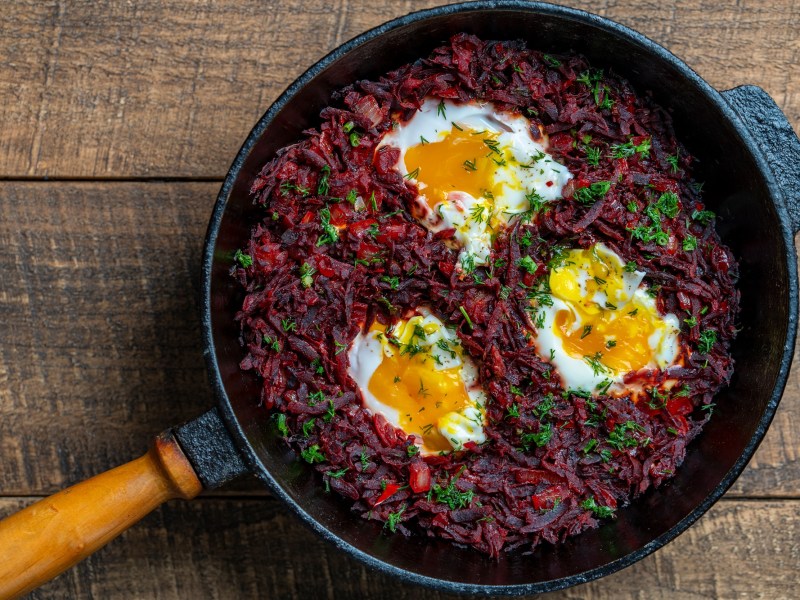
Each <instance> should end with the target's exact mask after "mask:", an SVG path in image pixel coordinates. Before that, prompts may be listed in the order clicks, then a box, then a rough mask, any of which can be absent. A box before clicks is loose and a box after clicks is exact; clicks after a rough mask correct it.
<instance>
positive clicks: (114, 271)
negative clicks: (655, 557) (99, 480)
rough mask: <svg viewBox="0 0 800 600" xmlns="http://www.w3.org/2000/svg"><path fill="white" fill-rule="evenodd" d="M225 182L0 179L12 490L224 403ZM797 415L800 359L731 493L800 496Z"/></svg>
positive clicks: (49, 487) (106, 460)
mask: <svg viewBox="0 0 800 600" xmlns="http://www.w3.org/2000/svg"><path fill="white" fill-rule="evenodd" d="M217 191H218V184H216V183H181V182H167V183H165V182H148V183H142V182H138V183H137V182H131V183H119V182H116V183H110V182H106V183H103V182H86V183H67V182H59V183H47V182H30V183H23V182H0V214H2V215H3V218H2V220H0V273H2V282H3V285H2V286H1V287H0V340H4V343H3V344H1V345H0V457H2V463H0V464H2V465H3V468H2V469H0V494H2V495H6V496H9V495H20V496H22V495H30V494H47V493H52V492H53V491H56V490H58V489H60V488H61V487H63V486H64V485H67V484H70V483H74V482H76V481H80V480H82V479H84V478H86V477H89V476H90V475H92V474H94V473H98V472H101V471H104V470H106V469H108V468H110V467H113V466H115V465H117V464H121V463H123V462H126V461H128V460H131V459H132V458H134V457H136V456H137V455H138V454H141V453H143V452H144V450H145V449H146V446H147V444H148V441H149V440H150V439H151V438H152V436H154V435H155V434H156V433H158V432H159V431H161V430H162V429H165V428H167V427H169V426H171V425H175V424H177V423H179V422H181V421H183V420H186V419H189V418H192V417H194V416H197V415H199V414H200V413H201V412H203V411H204V410H206V409H207V408H209V407H211V405H212V403H213V399H212V397H211V393H210V390H209V388H208V385H207V383H206V374H205V370H204V366H203V359H202V352H201V343H200V329H199V315H200V307H199V285H200V281H199V274H200V253H201V250H202V244H203V236H204V233H205V228H206V221H207V219H208V217H209V215H210V213H211V207H212V206H213V203H214V200H215V197H216V193H217ZM797 423H800V360H796V361H795V363H794V368H793V370H792V375H791V379H790V381H789V385H788V386H787V390H786V394H785V396H784V399H783V401H782V403H781V406H780V408H779V410H778V413H777V416H776V418H775V421H774V422H773V425H772V427H771V428H770V430H769V433H768V435H767V437H766V439H765V441H764V443H763V444H762V446H761V448H760V449H759V451H758V453H757V454H756V456H755V458H754V460H753V462H752V464H751V465H750V467H748V469H747V471H745V473H744V474H743V475H742V477H741V478H740V480H739V481H738V482H737V484H736V486H735V488H734V489H733V490H732V491H731V494H733V495H738V496H747V495H750V496H757V497H770V496H771V497H785V496H796V497H800V461H798V443H797V440H798V434H797ZM237 489H241V488H237ZM244 489H252V488H251V487H249V486H247V485H246V486H245V488H244ZM255 489H258V488H255Z"/></svg>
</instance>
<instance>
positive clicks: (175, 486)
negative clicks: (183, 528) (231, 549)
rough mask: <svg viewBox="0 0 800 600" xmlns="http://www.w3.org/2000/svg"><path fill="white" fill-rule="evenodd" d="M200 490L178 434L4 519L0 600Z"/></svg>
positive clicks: (0, 539) (161, 438)
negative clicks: (164, 505)
mask: <svg viewBox="0 0 800 600" xmlns="http://www.w3.org/2000/svg"><path fill="white" fill-rule="evenodd" d="M202 489H203V486H202V483H201V482H200V479H199V478H198V477H197V475H195V472H194V469H193V468H192V465H191V464H190V463H189V461H188V460H187V458H186V456H185V455H184V453H183V451H182V450H181V448H180V446H179V445H178V443H177V442H176V440H175V437H174V436H173V435H172V433H171V432H170V431H167V432H164V433H162V434H161V435H159V436H158V437H157V438H156V439H155V442H154V443H153V445H152V447H151V448H150V450H149V451H148V452H147V454H145V455H144V456H142V457H141V458H138V459H136V460H134V461H131V462H129V463H127V464H124V465H122V466H120V467H117V468H115V469H112V470H110V471H107V472H105V473H102V474H101V475H97V476H95V477H92V478H91V479H87V480H86V481H83V482H81V483H78V484H76V485H73V486H72V487H69V488H67V489H65V490H62V491H60V492H58V493H57V494H54V495H53V496H50V497H48V498H45V499H43V500H40V501H38V502H36V503H35V504H32V505H31V506H28V507H27V508H25V509H23V510H21V511H20V512H18V513H15V514H13V515H11V516H10V517H7V518H6V519H4V520H3V521H0V599H7V598H16V597H17V596H20V595H22V594H25V593H26V592H29V591H31V590H32V589H34V588H35V587H37V586H39V585H41V584H43V583H45V582H46V581H49V580H50V579H52V578H53V577H55V576H56V575H58V574H59V573H61V572H63V571H66V570H67V569H68V568H70V567H71V566H73V565H75V564H76V563H78V562H80V561H81V560H83V559H84V558H86V557H87V556H89V555H90V554H92V553H93V552H95V551H96V550H99V549H100V548H102V547H103V546H105V545H106V544H107V543H108V542H110V541H111V540H113V539H114V538H115V537H117V536H118V535H119V534H120V533H122V532H123V531H125V530H126V529H128V528H129V527H130V526H131V525H133V524H134V523H136V522H137V521H139V520H140V519H142V518H143V517H144V516H145V515H147V514H148V513H150V512H151V511H153V510H154V509H155V508H156V507H158V506H159V505H160V504H162V503H163V502H165V501H167V500H170V499H172V498H185V499H190V498H194V497H195V496H196V495H197V494H199V493H200V491H201V490H202Z"/></svg>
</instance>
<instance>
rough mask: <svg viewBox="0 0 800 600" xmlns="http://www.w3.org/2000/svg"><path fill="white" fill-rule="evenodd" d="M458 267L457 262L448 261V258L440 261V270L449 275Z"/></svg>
mask: <svg viewBox="0 0 800 600" xmlns="http://www.w3.org/2000/svg"><path fill="white" fill-rule="evenodd" d="M455 268H456V265H455V263H451V262H447V261H446V260H440V261H439V270H440V271H441V272H442V273H444V274H445V275H446V276H447V277H450V275H452V274H453V270H454V269H455Z"/></svg>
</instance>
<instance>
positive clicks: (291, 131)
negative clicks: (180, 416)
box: [0, 1, 800, 597]
mask: <svg viewBox="0 0 800 600" xmlns="http://www.w3.org/2000/svg"><path fill="white" fill-rule="evenodd" d="M462 31H464V32H469V33H474V34H476V35H478V36H480V37H482V38H487V39H523V40H526V41H527V43H528V45H529V46H530V47H532V48H538V49H542V50H547V51H550V52H554V53H559V52H571V51H572V52H578V53H581V54H584V55H585V56H586V57H587V58H588V59H589V61H590V62H591V63H592V64H593V65H594V66H596V67H601V68H605V69H613V70H614V71H615V72H617V73H619V74H621V75H623V76H624V77H626V78H627V79H629V80H630V81H631V82H632V83H633V84H634V86H635V87H636V88H637V89H638V90H639V92H640V93H643V92H645V91H647V90H652V92H653V95H654V97H655V98H656V100H657V101H658V102H659V103H660V104H661V105H663V106H665V107H667V108H668V109H670V110H671V111H672V114H673V116H674V122H675V128H676V131H677V136H678V139H680V140H681V141H682V142H683V143H684V144H685V145H686V147H687V148H688V149H689V151H690V152H691V153H692V154H693V155H694V156H696V157H698V158H699V159H700V162H699V171H698V173H697V175H698V178H699V179H700V180H701V181H705V182H706V190H707V192H706V198H707V202H708V205H709V208H711V209H712V210H714V211H715V212H716V213H717V214H718V215H719V216H720V218H719V219H718V223H717V228H718V230H719V232H720V235H721V237H722V240H723V241H724V242H725V243H726V244H728V245H729V246H730V247H731V248H732V250H733V252H734V254H735V255H736V256H737V257H738V258H739V261H740V264H741V280H740V284H739V286H740V289H741V292H742V303H741V306H742V314H741V326H742V330H741V332H740V334H739V336H738V338H737V340H736V342H735V344H734V347H733V355H734V358H735V360H736V370H735V372H734V375H733V380H732V382H731V385H730V387H729V388H727V389H726V390H724V391H723V392H722V393H721V394H719V396H718V398H717V410H716V412H715V414H714V418H713V419H712V420H711V422H710V423H709V424H708V426H707V427H706V428H705V430H704V431H703V433H702V435H701V436H700V437H699V438H698V439H697V440H695V441H694V442H692V444H691V445H690V446H689V449H688V452H687V456H686V460H685V462H684V464H683V466H682V467H681V468H680V469H679V470H678V474H677V476H676V477H675V478H674V479H673V480H672V481H671V482H670V483H669V484H667V485H665V486H663V487H662V488H661V489H658V490H651V491H649V492H648V493H647V494H645V496H644V497H642V498H640V499H639V500H637V501H636V502H634V503H633V505H632V506H630V507H627V508H624V509H621V510H619V511H618V516H617V518H616V519H615V520H613V521H609V522H605V523H604V524H603V525H601V527H600V528H599V529H596V530H594V531H589V532H587V533H583V534H581V535H580V536H578V537H574V538H570V539H568V540H567V541H566V542H565V543H563V544H561V545H559V546H557V547H553V546H550V545H546V544H545V545H541V546H539V547H538V548H537V549H536V551H535V552H534V553H533V555H532V556H531V555H528V556H522V555H519V554H513V555H508V556H505V555H504V556H502V557H501V558H500V559H499V560H497V561H494V560H491V559H488V558H487V557H485V556H483V555H480V554H478V553H477V552H475V551H473V550H467V549H463V548H458V547H455V546H454V545H452V544H450V543H448V542H444V541H432V540H427V539H424V538H422V537H411V538H405V537H403V536H401V535H393V536H387V535H384V534H383V533H382V531H381V525H380V524H377V523H374V522H367V521H364V520H362V519H360V518H358V517H356V516H355V515H353V514H351V513H350V511H349V509H348V506H347V503H345V502H344V501H341V500H340V499H338V498H337V497H334V496H333V495H330V494H325V493H324V492H323V490H322V486H321V485H320V484H319V481H318V479H317V478H316V476H315V474H314V473H313V471H312V470H311V469H310V468H309V467H308V466H307V465H305V463H303V462H302V461H300V460H299V459H298V458H297V456H296V455H295V453H294V452H293V451H290V450H288V449H287V448H286V446H285V444H284V443H283V442H282V441H281V440H280V438H279V436H278V435H277V433H276V432H275V431H274V430H273V428H272V426H271V425H270V420H269V418H268V417H269V415H268V414H267V412H266V411H265V410H263V409H262V408H259V407H258V401H257V399H258V397H259V391H260V383H259V382H258V381H257V380H256V379H255V378H254V377H252V376H250V375H248V374H244V373H242V372H241V371H240V369H239V367H238V364H239V361H240V360H241V358H242V353H243V351H242V348H241V346H240V345H239V342H238V335H239V332H238V328H237V326H236V324H235V323H234V314H235V313H236V311H237V309H238V308H239V307H240V306H241V301H242V292H241V290H240V289H239V286H238V285H237V284H236V283H235V282H234V280H233V279H232V278H231V277H230V276H229V270H230V267H231V257H232V255H233V253H234V251H235V250H236V249H237V248H239V247H241V245H242V243H243V241H244V240H246V239H247V238H248V237H249V234H250V226H251V223H253V222H254V221H255V220H256V219H257V218H258V214H257V211H256V210H255V208H254V206H253V204H252V201H251V198H250V196H249V193H248V190H249V187H250V183H251V182H252V180H253V178H254V177H255V175H256V174H257V173H258V171H259V170H260V167H261V166H262V165H263V164H264V163H265V162H266V161H267V160H269V159H270V158H271V157H272V156H273V154H274V152H275V151H276V150H277V149H279V148H281V147H282V146H285V145H287V144H290V143H292V142H294V141H296V140H298V139H299V138H301V137H302V136H301V132H302V131H303V130H304V129H306V128H308V127H312V126H315V125H316V124H317V122H318V113H319V111H320V110H321V109H322V108H323V107H324V106H325V105H327V104H328V101H329V99H330V96H331V93H332V92H333V91H335V90H337V89H339V88H341V87H343V86H345V85H347V84H349V83H351V82H353V81H355V80H357V79H362V78H373V77H376V76H379V75H381V74H383V73H385V72H387V71H389V70H391V69H392V68H395V67H398V66H400V65H401V64H403V63H406V62H409V61H412V60H415V59H417V58H419V57H422V56H425V55H427V54H428V53H429V52H430V51H431V50H432V49H433V48H434V47H436V46H438V45H440V44H441V43H442V42H444V41H445V40H446V39H447V38H448V37H449V36H450V35H452V34H455V33H458V32H462ZM798 190H800V141H798V139H797V137H796V136H795V134H794V132H793V131H792V128H791V126H790V125H789V123H788V122H787V120H786V118H785V116H784V115H783V114H782V113H781V111H780V110H779V109H778V107H777V106H776V105H775V103H774V102H773V101H772V100H771V99H770V98H769V96H768V95H767V94H766V93H765V92H764V91H763V90H761V89H760V88H757V87H753V86H742V87H738V88H735V89H732V90H728V91H725V92H722V93H719V92H717V91H716V90H714V89H713V88H711V87H710V86H709V85H708V84H707V83H706V82H705V81H703V80H702V79H701V78H700V77H699V76H698V75H697V74H696V73H694V72H693V71H692V70H691V69H690V68H689V67H687V66H686V65H685V64H684V63H683V62H681V61H680V60H679V59H677V58H676V57H675V56H673V55H672V54H670V53H669V52H668V51H666V50H665V49H664V48H662V47H661V46H659V45H657V44H655V43H654V42H652V41H651V40H649V39H647V38H645V37H644V36H642V35H640V34H638V33H636V32H634V31H632V30H630V29H628V28H626V27H623V26H622V25H619V24H618V23H614V22H613V21H609V20H607V19H603V18H601V17H598V16H596V15H591V14H588V13H585V12H582V11H578V10H574V9H570V8H564V7H559V6H553V5H549V4H540V3H532V2H531V3H529V2H518V1H499V2H473V3H467V4H458V5H452V6H447V7H440V8H435V9H431V10H426V11H422V12H417V13H414V14H411V15H408V16H406V17H402V18H399V19H396V20H394V21H391V22H389V23H386V24H385V25H382V26H380V27H377V28H375V29H373V30H371V31H368V32H367V33H365V34H363V35H361V36H359V37H357V38H355V39H353V40H351V41H349V42H347V43H346V44H344V45H342V46H341V47H339V48H337V49H336V50H334V51H333V52H332V53H330V54H329V55H328V56H326V57H325V58H323V59H322V60H321V61H319V62H318V63H317V64H316V65H314V66H313V67H311V68H310V69H309V70H308V71H306V72H305V73H304V74H303V75H301V76H300V77H299V78H298V79H297V80H296V81H295V82H294V83H293V84H292V85H291V86H289V88H288V89H287V90H286V91H285V92H284V93H283V94H282V95H281V96H280V98H278V100H277V101H276V102H275V103H274V104H273V105H272V106H271V107H270V109H269V110H268V111H267V112H266V114H265V115H264V116H263V117H262V118H261V120H260V121H259V122H258V124H257V125H256V126H255V128H254V129H253V131H252V132H251V133H250V135H249V137H248V138H247V140H246V142H245V143H244V145H243V147H242V149H241V150H240V152H239V154H238V156H237V157H236V160H235V161H234V163H233V165H232V166H231V169H230V171H229V172H228V176H227V178H226V179H225V183H224V184H223V186H222V189H221V191H220V194H219V197H218V199H217V203H216V206H215V207H214V212H213V215H212V217H211V222H210V224H209V228H208V233H207V237H206V246H205V254H204V261H203V281H204V285H203V332H204V342H205V355H206V360H207V365H208V370H209V373H210V378H211V383H212V385H213V387H214V390H215V392H216V394H217V398H218V406H217V407H216V408H214V409H212V410H211V411H209V412H208V413H206V414H205V415H203V416H201V417H199V418H198V419H196V420H194V421H191V422H189V423H186V424H184V425H182V426H179V427H177V428H175V429H173V430H168V431H167V432H166V433H165V434H162V436H161V437H160V438H159V443H162V444H163V443H164V439H177V442H178V445H179V446H180V448H181V449H182V451H183V453H184V454H185V456H186V457H188V461H189V463H190V464H191V468H192V469H193V470H194V472H195V473H196V475H197V477H199V480H200V481H201V482H202V485H203V487H204V488H206V489H208V488H214V487H217V486H219V485H222V484H224V483H225V482H227V481H229V480H231V479H233V478H235V477H237V476H239V475H243V474H245V473H252V474H255V475H256V476H257V477H258V478H259V479H261V481H263V483H264V484H265V485H266V486H267V487H268V488H269V489H270V490H271V491H272V492H273V493H274V494H275V495H276V496H278V497H279V498H281V499H282V500H283V501H284V502H285V503H286V504H287V505H288V506H289V507H290V508H291V509H292V510H293V511H294V512H295V513H297V515H298V516H299V517H300V518H301V519H302V520H303V521H304V522H305V523H306V524H307V525H309V526H310V527H311V528H312V529H313V530H314V531H316V532H317V533H319V534H320V535H321V536H322V537H323V538H325V539H326V540H328V541H330V542H331V543H333V544H335V545H336V546H337V547H338V548H340V549H342V550H343V551H345V552H347V553H348V554H350V555H351V556H353V557H355V558H357V559H359V560H361V561H363V562H364V563H366V564H367V565H369V566H371V567H374V568H376V569H378V570H381V571H384V572H386V573H389V574H391V575H394V576H397V577H400V578H402V579H403V580H404V581H410V582H414V583H417V584H421V585H425V586H429V587H431V588H435V589H438V590H441V591H444V592H451V593H458V592H462V593H481V594H509V595H511V594H530V593H538V592H545V591H552V590H556V589H559V588H563V587H567V586H570V585H575V584H579V583H583V582H586V581H590V580H592V579H596V578H598V577H602V576H604V575H608V574H610V573H613V572H615V571H617V570H619V569H621V568H623V567H625V566H627V565H630V564H631V563H633V562H635V561H637V560H639V559H641V558H643V557H644V556H646V555H648V554H649V553H651V552H653V551H654V550H656V549H658V548H660V547H661V546H663V545H664V544H666V543H667V542H668V541H670V540H672V539H673V538H675V537H676V536H677V535H678V534H680V533H681V532H683V531H684V530H685V529H686V528H687V527H689V525H691V524H692V523H694V521H696V520H697V519H698V518H700V516H701V515H702V514H703V513H704V512H705V511H706V510H708V508H709V507H710V506H711V505H712V504H713V503H714V502H715V501H716V500H718V499H719V498H720V496H722V494H723V493H724V492H725V491H726V490H727V489H728V488H729V487H730V486H731V484H732V483H733V482H734V480H735V479H736V477H737V476H738V475H739V474H740V473H741V472H742V470H743V469H744V467H745V465H746V464H747V462H748V461H749V460H750V458H751V457H752V455H753V453H754V452H755V450H756V448H757V447H758V444H759V443H760V442H761V440H762V438H763V437H764V434H765V432H766V430H767V427H768V425H769V423H770V422H771V420H772V417H773V415H774V414H775V409H776V407H777V405H778V402H779V400H780V397H781V394H782V392H783V389H784V386H785V383H786V378H787V374H788V372H789V367H790V363H791V358H792V352H793V348H794V342H795V335H796V329H797V293H798V285H797V275H796V259H795V249H794V246H793V238H792V235H793V233H795V232H797V231H798V229H800V192H798ZM158 448H161V447H160V446H157V449H158ZM140 460H142V459H140ZM159 460H161V461H162V462H165V463H168V462H169V461H168V460H165V459H163V457H162V459H159ZM130 464H133V463H130ZM168 466H169V465H168ZM123 468H125V467H120V468H119V469H123ZM187 468H188V466H187ZM167 470H168V469H167ZM190 470H191V469H190ZM112 473H113V471H112ZM107 475H108V474H106V475H101V476H99V477H105V476H107ZM173 475H174V473H173ZM175 479H176V478H175V477H174V476H173V478H172V480H173V481H174V480H175ZM90 481H91V480H90ZM86 483H89V482H86ZM82 485H85V484H79V486H82ZM177 487H180V485H178V486H177ZM63 493H64V492H62V493H61V494H63ZM193 493H197V492H196V490H192V491H190V492H186V493H183V494H173V496H174V495H184V496H191V495H192V494H193ZM162 501H163V499H162ZM12 518H13V517H12ZM131 523H132V522H131ZM116 533H119V531H116ZM116 533H115V534H114V535H116ZM111 537H113V536H111ZM109 539H110V538H109ZM2 540H3V523H0V541H2ZM105 541H108V540H107V539H106V540H105ZM105 541H103V542H102V543H105ZM97 545H98V544H95V546H97ZM99 545H102V544H99ZM73 562H74V561H73ZM62 566H63V565H62ZM1 580H2V567H1V566H0V581H1ZM29 587H30V585H29V586H28V588H23V587H19V588H14V589H15V590H22V589H29ZM2 595H3V588H2V585H1V584H0V597H2Z"/></svg>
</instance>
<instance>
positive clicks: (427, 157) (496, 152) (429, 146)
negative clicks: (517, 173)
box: [404, 127, 507, 208]
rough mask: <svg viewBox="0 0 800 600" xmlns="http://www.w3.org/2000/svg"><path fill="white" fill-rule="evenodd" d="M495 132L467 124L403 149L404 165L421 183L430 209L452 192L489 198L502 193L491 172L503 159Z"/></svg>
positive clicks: (504, 154)
mask: <svg viewBox="0 0 800 600" xmlns="http://www.w3.org/2000/svg"><path fill="white" fill-rule="evenodd" d="M496 136H497V134H492V133H487V132H479V131H474V130H472V129H469V128H467V127H461V128H460V129H459V128H454V129H452V130H451V131H449V132H447V133H446V134H445V136H444V137H442V138H441V139H438V140H433V141H426V142H423V143H420V144H417V145H416V146H412V147H410V148H409V149H408V150H406V154H405V159H404V160H405V165H406V170H407V171H408V173H410V174H414V179H416V181H417V182H418V183H420V184H424V187H422V186H421V189H420V191H421V192H422V193H423V194H424V195H425V199H426V201H427V203H428V205H429V206H430V207H431V208H434V207H435V206H436V205H437V204H438V203H439V202H442V201H443V200H446V199H447V195H448V194H449V193H450V192H453V191H460V192H466V193H468V194H470V195H471V196H472V197H473V198H480V197H485V198H491V197H493V196H498V195H500V194H501V193H502V185H503V184H502V183H496V182H495V178H494V174H495V171H496V170H497V169H498V167H499V166H500V165H502V164H505V163H504V161H505V160H507V157H506V152H505V150H503V149H501V148H500V147H499V146H498V142H497V140H496V139H495V138H496Z"/></svg>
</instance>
